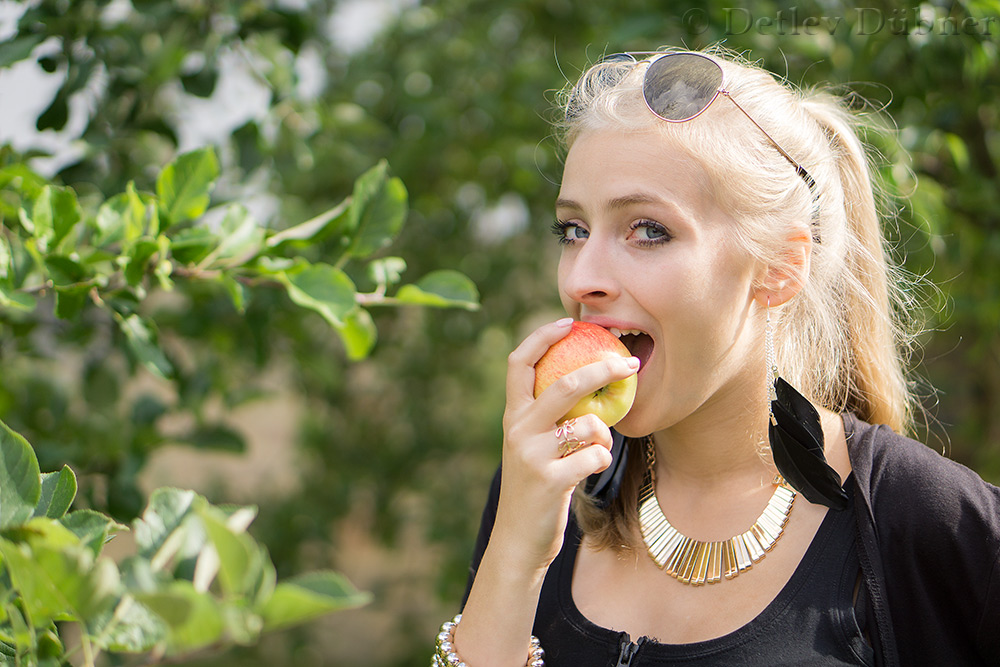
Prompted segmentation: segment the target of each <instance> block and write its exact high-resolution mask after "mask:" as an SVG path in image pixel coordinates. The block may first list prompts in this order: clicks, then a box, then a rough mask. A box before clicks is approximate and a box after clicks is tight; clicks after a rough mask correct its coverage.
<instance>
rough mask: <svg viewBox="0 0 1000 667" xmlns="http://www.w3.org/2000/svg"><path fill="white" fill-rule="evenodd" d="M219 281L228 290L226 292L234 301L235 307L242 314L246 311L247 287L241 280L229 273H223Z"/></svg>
mask: <svg viewBox="0 0 1000 667" xmlns="http://www.w3.org/2000/svg"><path fill="white" fill-rule="evenodd" d="M219 282H221V283H222V286H223V287H224V288H225V290H226V294H228V295H229V298H230V299H231V300H232V302H233V308H235V309H236V312H238V313H239V314H240V315H243V314H244V313H246V305H247V298H246V289H245V288H244V287H243V285H242V283H240V281H238V280H236V278H234V277H233V276H231V275H230V274H228V273H222V274H220V275H219Z"/></svg>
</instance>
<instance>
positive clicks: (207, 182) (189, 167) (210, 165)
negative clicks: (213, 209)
mask: <svg viewBox="0 0 1000 667" xmlns="http://www.w3.org/2000/svg"><path fill="white" fill-rule="evenodd" d="M218 176H219V161H218V160H217V159H216V157H215V151H214V150H213V149H211V148H201V149H198V150H195V151H191V152H189V153H185V154H183V155H181V156H179V157H178V158H177V159H176V160H174V161H173V162H172V163H170V164H168V165H167V166H166V167H164V169H163V171H162V172H160V176H159V178H157V179H156V194H157V196H158V197H159V199H160V221H161V228H160V230H159V231H164V230H166V229H167V228H168V227H169V226H170V225H173V224H176V223H178V222H183V221H185V220H193V219H195V218H198V217H201V215H202V214H204V213H205V211H206V210H207V209H208V204H209V201H210V199H209V194H210V193H211V192H212V188H213V187H214V186H215V179H216V178H218Z"/></svg>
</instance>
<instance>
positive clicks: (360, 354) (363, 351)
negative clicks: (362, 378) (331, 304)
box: [337, 308, 378, 361]
mask: <svg viewBox="0 0 1000 667" xmlns="http://www.w3.org/2000/svg"><path fill="white" fill-rule="evenodd" d="M337 333H338V334H340V339H341V340H342V341H343V343H344V348H345V349H346V350H347V357H348V358H349V359H351V360H352V361H358V360H361V359H364V358H365V357H367V356H368V354H369V353H370V352H371V351H372V348H374V347H375V341H377V340H378V330H377V329H376V328H375V322H374V321H373V320H372V316H371V314H370V313H369V312H368V311H367V310H365V309H364V308H358V309H357V310H355V311H354V312H352V313H350V314H349V315H348V316H347V317H346V318H345V319H344V326H342V327H338V329H337Z"/></svg>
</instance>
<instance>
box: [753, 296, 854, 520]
mask: <svg viewBox="0 0 1000 667" xmlns="http://www.w3.org/2000/svg"><path fill="white" fill-rule="evenodd" d="M764 348H765V357H766V360H767V381H768V394H769V399H770V401H769V403H770V410H769V416H770V423H769V424H768V427H767V439H768V441H769V442H770V444H771V456H772V457H773V458H774V465H775V466H776V467H777V468H778V472H779V473H780V474H781V476H782V477H784V478H785V480H786V481H787V482H788V483H789V484H791V486H792V488H794V489H795V490H796V491H798V492H799V493H801V494H802V495H803V496H804V497H805V498H806V500H808V501H809V502H811V503H817V504H820V505H826V506H827V507H830V508H832V509H835V510H842V509H845V508H846V507H847V493H846V492H845V491H844V489H843V488H842V487H841V485H840V475H838V474H837V471H835V470H834V469H833V468H832V467H830V464H829V463H827V462H826V455H825V454H824V452H823V445H824V438H823V427H822V425H821V424H820V421H819V412H817V410H816V408H815V407H814V406H813V404H812V403H810V402H809V400H808V399H806V397H805V396H803V395H802V394H800V393H799V392H798V391H796V389H795V388H794V387H793V386H792V385H790V384H788V383H787V382H786V381H785V380H784V379H783V378H781V377H779V375H778V366H777V364H776V361H775V354H774V329H773V327H772V325H771V308H770V303H768V309H767V321H766V324H765V327H764Z"/></svg>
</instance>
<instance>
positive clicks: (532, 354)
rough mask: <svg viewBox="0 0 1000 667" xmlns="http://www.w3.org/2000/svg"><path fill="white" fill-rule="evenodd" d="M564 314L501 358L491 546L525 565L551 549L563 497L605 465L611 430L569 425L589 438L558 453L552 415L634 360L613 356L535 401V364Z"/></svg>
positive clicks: (565, 504)
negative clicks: (502, 395) (499, 448)
mask: <svg viewBox="0 0 1000 667" xmlns="http://www.w3.org/2000/svg"><path fill="white" fill-rule="evenodd" d="M571 324H572V320H571V319H568V318H567V319H564V320H559V321H558V322H554V323H552V324H548V325H545V326H543V327H541V328H539V329H538V330H536V331H535V332H533V333H532V334H531V335H529V336H528V337H527V338H526V339H525V340H524V342H522V343H521V344H520V345H519V346H518V347H517V349H515V350H514V351H513V352H512V353H511V354H510V357H509V358H508V368H507V409H506V412H505V413H504V420H503V426H504V443H503V475H502V480H501V487H500V504H499V507H498V509H497V521H496V525H495V526H494V529H493V537H492V538H491V540H490V541H491V544H493V543H494V540H496V541H497V542H498V544H497V546H499V545H501V544H502V545H503V548H504V550H505V551H506V552H507V555H508V558H512V559H515V560H513V561H512V563H511V564H512V565H513V564H514V563H519V564H520V565H521V566H522V567H526V568H540V569H545V568H547V567H548V565H549V564H550V563H551V562H552V560H553V559H554V558H555V557H556V555H557V554H558V553H559V549H560V548H561V546H562V537H563V532H564V531H565V529H566V520H567V517H568V514H569V504H570V499H571V497H572V494H573V489H574V488H576V486H577V484H579V483H580V482H581V481H582V480H583V479H585V478H586V477H587V476H588V475H591V474H593V473H596V472H600V471H602V470H604V469H605V468H607V467H608V466H609V465H610V464H611V429H609V428H608V427H607V426H606V425H605V424H604V423H603V422H602V421H601V420H600V419H599V418H598V417H596V416H595V415H585V416H583V417H579V418H577V419H576V420H575V421H574V423H573V437H574V438H575V439H577V440H581V441H583V442H586V443H589V446H584V447H582V448H581V449H579V450H577V451H575V452H573V453H571V454H569V455H567V456H565V457H563V456H562V452H561V451H560V444H561V443H560V438H559V437H558V435H557V433H556V428H557V424H556V422H557V420H559V419H560V418H561V417H562V416H563V415H565V414H566V413H567V412H569V410H570V409H571V408H572V407H573V406H575V405H576V404H577V403H578V402H579V401H580V399H581V398H583V397H584V396H586V395H587V394H589V393H593V392H595V391H597V390H598V389H600V388H601V387H603V386H604V385H606V384H608V383H610V382H615V381H617V380H621V379H623V378H626V377H628V376H629V375H632V374H633V373H635V372H636V371H637V370H638V368H639V364H638V360H637V359H635V358H613V359H608V360H605V361H600V362H597V363H594V364H590V365H588V366H584V367H583V368H579V369H577V370H575V371H573V372H571V373H568V374H566V375H564V376H563V377H561V378H560V379H558V380H556V381H555V382H554V383H553V384H551V385H550V386H549V387H548V388H547V389H546V390H545V391H543V392H542V393H541V395H539V397H538V398H537V399H536V398H535V397H534V386H535V368H534V367H535V364H536V363H537V362H538V360H539V359H541V357H542V355H544V354H545V352H546V351H547V350H548V349H549V347H550V346H551V345H553V344H554V343H556V342H557V341H559V340H560V339H562V338H563V337H564V336H566V334H567V333H569V331H570V326H571Z"/></svg>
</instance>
